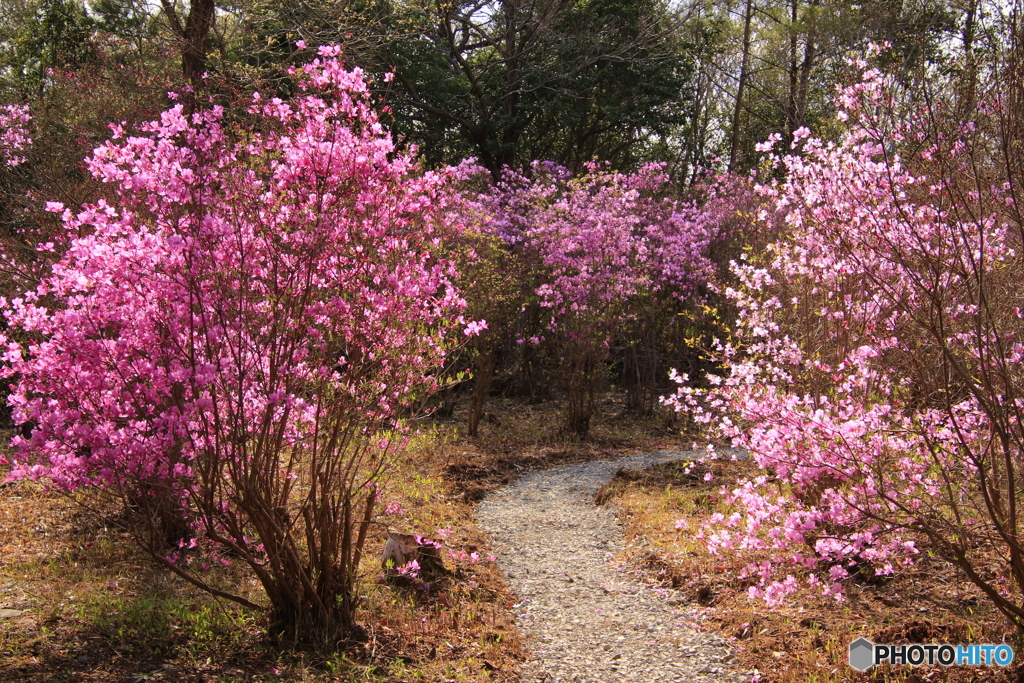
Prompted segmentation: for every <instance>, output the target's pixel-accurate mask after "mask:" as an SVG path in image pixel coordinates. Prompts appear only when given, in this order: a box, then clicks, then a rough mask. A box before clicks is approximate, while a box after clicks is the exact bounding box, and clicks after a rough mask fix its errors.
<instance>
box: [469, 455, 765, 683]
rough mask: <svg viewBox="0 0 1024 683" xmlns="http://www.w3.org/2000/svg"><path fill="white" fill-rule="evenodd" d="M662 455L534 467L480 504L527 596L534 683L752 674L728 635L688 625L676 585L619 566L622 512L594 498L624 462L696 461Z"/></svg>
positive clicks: (518, 588) (514, 583) (519, 614)
mask: <svg viewBox="0 0 1024 683" xmlns="http://www.w3.org/2000/svg"><path fill="white" fill-rule="evenodd" d="M694 455H695V454H694V453H686V452H661V453H654V454H650V455H640V456H631V457H628V458H623V459H619V460H610V461H599V462H587V463H582V464H578V465H571V466H567V467H559V468H556V469H550V470H544V471H540V472H534V473H532V474H529V475H527V476H525V477H523V478H522V479H520V480H518V481H517V482H515V483H514V484H512V485H510V486H507V487H505V488H503V489H501V490H499V491H497V492H495V493H493V494H491V495H490V496H488V497H487V498H486V499H485V500H484V501H482V502H481V503H480V505H479V506H478V508H477V518H478V520H479V522H480V525H481V527H482V528H483V529H485V530H486V531H487V533H488V534H489V535H490V536H491V539H492V542H493V544H494V546H495V549H496V551H497V554H498V566H499V568H500V569H501V570H502V572H503V573H504V574H505V577H506V580H507V581H508V585H509V586H510V587H511V588H512V590H513V591H514V592H515V593H516V595H517V596H518V597H519V603H518V604H517V605H516V606H515V613H516V621H517V623H518V625H519V628H520V630H521V631H522V632H523V633H524V635H526V637H527V647H528V648H529V650H530V651H531V652H532V659H531V660H530V661H528V662H527V663H526V665H525V666H524V667H523V674H522V680H523V682H524V683H536V682H538V681H544V682H545V683H568V682H570V681H572V682H574V683H619V682H624V681H636V682H638V683H654V682H655V681H657V682H659V683H660V682H661V681H687V682H689V683H698V682H704V681H707V682H710V681H715V682H716V683H717V682H719V681H745V680H750V674H744V673H743V672H741V671H739V670H738V669H737V668H736V667H735V665H731V664H730V662H731V654H730V652H729V650H728V648H727V647H726V643H725V641H724V640H723V639H722V638H720V637H717V636H715V635H713V634H708V633H701V632H698V631H696V630H694V629H693V628H691V627H690V626H688V625H687V622H688V621H692V619H693V618H694V613H693V612H692V611H691V609H690V608H688V607H687V606H686V605H685V603H683V601H681V600H679V599H678V596H677V595H675V594H673V592H672V591H666V590H663V589H658V588H656V587H652V586H647V585H644V584H641V583H638V582H637V581H636V580H635V579H634V578H633V577H632V576H630V575H629V574H627V573H625V572H624V571H622V570H621V569H618V568H616V566H615V565H614V556H615V555H616V554H617V553H619V552H621V551H622V550H624V549H625V548H624V545H623V540H622V528H621V526H620V525H619V523H618V520H617V518H616V516H615V512H614V510H612V509H610V507H597V506H596V505H594V502H593V501H594V494H595V493H596V492H597V490H598V489H599V488H600V487H601V486H602V485H604V484H606V483H608V481H610V480H611V478H612V477H613V476H614V475H615V472H616V471H618V469H619V468H622V467H625V468H629V469H642V468H644V467H648V466H650V465H653V464H656V463H662V462H668V461H672V460H681V459H687V458H690V457H694Z"/></svg>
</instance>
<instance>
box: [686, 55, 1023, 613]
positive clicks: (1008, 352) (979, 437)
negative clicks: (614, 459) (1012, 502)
mask: <svg viewBox="0 0 1024 683" xmlns="http://www.w3.org/2000/svg"><path fill="white" fill-rule="evenodd" d="M887 87H888V82H887V81H886V79H885V78H884V77H883V76H882V75H881V74H880V73H879V72H877V71H875V70H867V71H866V72H865V73H864V79H863V81H862V82H860V83H858V84H856V85H855V86H853V87H851V88H847V89H845V90H843V91H842V92H841V93H840V96H839V99H838V101H839V104H840V106H841V107H842V108H843V109H842V111H843V117H842V118H843V119H844V120H848V121H849V125H850V132H849V133H848V134H847V135H846V136H845V138H843V139H842V140H841V141H840V142H837V143H830V142H825V141H823V140H820V139H817V138H814V137H811V136H810V135H809V134H808V132H807V131H806V130H801V131H798V133H799V135H795V136H794V137H795V138H796V143H795V145H796V147H797V149H798V151H799V154H791V155H789V156H780V155H776V154H773V155H772V156H770V157H769V160H770V161H771V163H772V164H774V165H775V166H776V167H777V168H780V169H782V170H783V171H784V172H785V174H784V180H782V181H778V182H772V183H770V184H764V185H761V186H760V187H759V188H758V190H759V192H760V193H761V194H762V196H764V197H765V198H766V199H768V200H769V201H770V202H772V203H774V205H775V208H776V209H777V210H779V211H780V212H781V213H782V216H783V217H784V220H785V224H786V226H787V234H786V235H785V236H784V237H783V238H782V239H779V240H777V241H776V242H775V243H774V244H772V245H771V246H770V247H769V249H768V252H767V253H766V254H765V255H764V256H763V257H761V258H760V259H758V260H757V262H756V263H748V262H745V261H744V262H739V263H735V264H734V267H733V269H734V272H735V274H736V276H737V278H738V281H739V285H738V286H737V287H735V288H730V289H728V290H727V292H726V293H727V294H728V296H729V297H730V298H731V299H732V301H733V302H734V304H735V305H736V306H737V308H738V310H739V321H738V323H737V330H736V336H735V337H734V338H733V339H730V340H719V341H717V342H716V346H715V349H714V350H713V355H714V356H715V357H716V359H717V360H718V361H719V362H720V363H721V364H722V365H721V366H722V367H723V368H725V370H724V371H723V372H722V373H720V374H718V375H713V376H711V377H709V378H708V380H709V385H710V386H709V388H708V389H706V390H698V389H694V388H693V387H691V386H689V385H688V383H687V379H688V378H686V377H685V376H681V375H676V376H675V378H676V380H677V381H678V382H680V385H681V386H680V388H679V390H678V392H677V393H676V394H675V395H674V396H673V397H671V398H669V399H667V400H666V402H667V403H668V404H669V405H672V406H675V407H676V409H677V410H685V411H688V412H689V413H690V414H691V415H693V417H694V418H695V419H696V420H697V421H699V422H703V423H706V424H708V425H709V426H710V427H711V428H712V429H713V431H714V432H716V433H717V434H719V435H722V436H726V437H729V438H730V439H731V440H732V443H733V444H734V445H735V446H737V447H740V448H743V449H746V450H748V451H749V453H750V454H751V457H752V458H753V459H754V460H755V461H756V463H757V465H758V466H760V468H762V469H763V470H764V473H763V474H761V475H760V476H756V477H754V478H752V479H750V480H747V481H743V482H741V483H740V484H739V485H738V486H737V487H735V488H733V489H732V490H731V491H723V494H725V496H726V497H727V499H728V500H730V501H731V502H732V503H733V504H735V506H736V507H737V509H738V510H739V512H737V513H736V514H733V515H731V516H725V515H716V516H715V517H714V518H713V519H712V520H711V522H712V524H711V525H710V527H709V528H708V529H707V530H701V531H700V537H701V538H704V539H705V540H706V542H707V543H708V546H709V548H710V549H711V551H712V552H732V551H733V550H744V551H745V550H752V551H758V552H761V553H766V554H767V555H768V556H770V557H771V558H772V559H771V560H770V561H764V562H758V563H755V564H752V565H751V566H749V567H748V568H747V570H746V573H747V574H748V575H750V576H753V577H756V578H757V583H756V584H755V585H754V586H753V587H752V588H751V589H750V595H751V596H752V597H757V598H761V599H763V600H765V601H766V602H767V603H768V604H769V605H778V604H780V603H781V602H782V601H783V600H784V599H785V597H786V596H787V595H789V594H791V593H793V592H794V591H796V590H797V589H798V583H799V582H798V581H797V579H796V578H795V577H794V575H793V573H792V569H793V568H794V567H802V568H805V569H810V570H812V574H811V578H810V585H811V586H812V587H813V588H815V589H817V590H819V591H820V592H821V593H822V594H824V595H827V596H831V597H834V598H836V599H842V598H843V594H844V588H843V586H844V583H845V582H847V581H849V580H851V578H852V577H853V576H854V575H858V576H861V577H864V578H870V577H872V576H886V575H889V574H891V573H892V572H893V571H894V567H895V566H897V565H899V564H900V563H909V562H912V561H913V560H914V558H915V556H916V555H917V554H918V549H917V547H916V543H915V541H914V540H912V537H911V536H910V535H909V533H910V531H911V530H913V529H915V528H924V527H925V526H926V525H932V526H931V527H929V528H935V524H936V521H935V520H936V519H941V518H942V517H943V516H947V515H951V514H953V513H951V510H956V511H957V512H956V513H955V514H956V515H958V517H956V518H953V517H947V518H946V519H949V520H950V521H949V522H948V524H949V527H948V528H949V529H959V530H961V532H962V533H968V534H970V533H979V534H981V535H984V536H989V535H990V534H991V536H995V533H994V532H992V531H989V530H987V527H988V525H990V524H992V522H993V518H992V517H988V516H987V514H986V512H985V508H984V507H983V506H982V507H979V505H980V503H979V501H981V500H982V499H983V495H982V492H981V491H980V490H979V488H978V486H977V482H978V481H979V476H980V473H981V472H984V471H986V470H988V471H991V468H992V467H994V465H992V460H991V458H992V457H993V456H992V453H993V444H994V443H1000V442H1002V443H1012V442H1013V441H1014V440H1016V439H1017V438H1018V436H1019V435H1020V434H1021V432H1022V425H1021V423H1020V420H1019V419H1018V417H1017V416H1018V415H1020V409H1021V407H1024V402H1022V401H1021V399H1019V398H1014V397H1013V395H1012V394H1013V392H1012V391H1009V390H1008V384H1009V385H1011V386H1012V384H1013V383H1014V382H1019V381H1022V380H1024V365H1022V358H1024V355H1022V354H1024V344H1022V343H1021V340H1020V332H1021V330H1020V328H1019V325H1018V324H1017V322H1016V318H1017V316H1016V315H1014V314H1013V311H1012V307H1009V306H1007V307H1005V310H1002V309H1000V308H998V307H997V306H996V304H992V303H988V302H985V307H984V308H982V306H981V305H980V304H979V296H981V295H982V293H981V292H980V291H979V289H978V283H979V279H978V277H979V276H978V274H979V273H985V274H986V277H987V278H988V281H990V282H991V283H992V284H991V285H990V286H992V287H996V286H1000V287H1001V286H1004V284H1006V283H1007V282H1011V283H1012V280H1011V281H1005V280H1002V279H1000V278H1001V275H1000V273H1002V272H1004V271H1007V269H1009V268H1011V267H1015V266H1014V264H1016V263H1017V262H1018V260H1019V254H1018V251H1017V249H1016V248H1015V247H1014V244H1015V243H1014V241H1013V239H1011V235H1012V233H1010V232H1009V231H1008V225H1007V221H1006V220H1005V219H1004V218H1003V217H1001V215H1000V214H999V213H997V212H995V211H993V210H992V209H986V208H984V207H992V206H1003V205H1005V201H1003V199H1002V197H1003V196H1004V193H1005V188H999V187H993V188H991V189H990V190H988V192H989V194H988V196H987V197H986V198H983V197H981V196H980V195H978V194H976V195H973V196H972V195H969V194H967V195H963V196H960V195H954V194H953V193H952V190H951V188H952V187H953V183H952V182H951V181H950V180H949V179H948V178H944V177H943V176H942V175H941V168H943V167H940V166H936V167H935V174H936V175H934V176H929V175H922V174H920V173H918V174H914V173H911V172H910V171H909V170H908V169H907V168H906V165H905V164H904V163H903V161H902V160H901V159H900V158H899V156H896V155H893V154H890V153H888V152H887V151H886V149H887V145H889V144H890V143H891V142H892V141H894V140H896V141H898V140H902V139H906V138H908V137H910V136H912V135H914V133H915V131H916V130H917V126H918V125H919V122H915V121H913V120H911V121H910V122H909V123H906V124H901V125H897V126H895V127H893V126H889V127H887V126H886V118H885V116H884V113H885V112H886V111H891V109H889V105H890V101H889V100H888V95H887ZM916 139H922V137H920V136H918V137H917V138H916ZM777 142H778V139H777V138H776V139H772V140H770V141H769V142H768V143H766V144H765V145H764V146H763V147H761V149H763V150H764V151H769V150H771V149H773V148H774V145H775V143H777ZM967 151H968V150H967V145H966V143H964V142H963V141H959V140H958V141H948V140H947V141H945V142H943V141H941V140H939V141H938V142H936V144H935V145H934V146H933V147H932V148H929V149H928V150H927V152H928V154H927V156H926V157H925V161H928V160H929V159H930V158H931V157H932V156H934V157H939V156H940V155H941V156H942V157H943V158H944V161H945V163H946V164H947V166H945V168H949V167H950V165H951V166H953V167H956V166H957V165H958V164H966V162H967V161H968V158H967ZM964 172H965V173H966V172H967V171H966V170H965V171H964ZM985 199H987V203H985V201H984V200H985ZM963 202H968V203H972V202H973V204H970V205H968V206H966V207H965V205H964V204H963ZM997 282H998V283H1002V284H999V285H997V284H996V283H997ZM1007 286H1010V285H1007ZM994 291H995V290H993V292H994ZM1011 303H1012V299H1011ZM929 363H931V364H933V366H934V367H938V368H943V367H944V368H946V369H945V372H950V373H953V374H954V375H955V377H956V379H955V381H954V382H953V383H952V386H958V387H961V390H959V391H956V390H953V389H948V393H945V394H942V395H939V394H935V395H932V396H930V397H929V396H925V397H922V396H918V395H916V394H915V391H916V390H917V384H918V381H919V380H921V379H926V378H928V377H929V376H930V375H929V374H928V373H929V372H930V370H929V368H930V367H932V366H930V365H929ZM915 378H917V379H915ZM1011 378H1012V379H1011ZM946 386H947V387H949V386H950V385H946ZM999 387H1003V389H999ZM1001 406H1002V407H1001ZM1007 439H1008V441H1007ZM999 452H1000V455H999V457H1000V458H1002V457H1004V454H1005V457H1007V458H1010V459H1011V460H1015V461H1017V462H1018V466H1019V460H1020V450H1019V446H1013V445H1011V446H1009V447H1008V448H1007V449H1005V450H1000V451H999ZM991 476H994V475H991ZM1010 495H1015V494H1013V493H1011V494H1010ZM940 523H941V524H946V523H947V522H940ZM950 533H952V531H951V532H950Z"/></svg>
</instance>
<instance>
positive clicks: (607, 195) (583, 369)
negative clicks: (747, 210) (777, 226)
mask: <svg viewBox="0 0 1024 683" xmlns="http://www.w3.org/2000/svg"><path fill="white" fill-rule="evenodd" d="M716 183H717V186H716ZM725 185H729V186H730V187H735V189H737V190H740V189H741V186H740V183H739V182H738V181H736V180H734V179H722V180H720V181H716V182H712V183H710V184H709V187H708V189H707V191H706V193H705V197H704V198H703V199H704V201H702V202H700V203H697V202H693V203H686V202H680V201H678V200H675V199H673V198H671V197H670V196H669V192H668V189H669V178H668V176H667V175H666V174H665V173H664V172H663V170H662V168H661V167H660V166H659V165H657V164H652V165H648V166H645V167H643V168H642V169H640V170H639V171H637V172H636V173H631V174H626V173H616V172H612V171H609V170H607V169H606V168H604V167H603V166H601V165H598V164H593V165H591V166H590V167H589V168H588V170H587V172H586V173H585V174H581V175H579V176H578V177H572V175H571V174H570V173H569V172H568V170H567V169H565V168H563V167H560V166H557V165H555V164H551V163H548V162H535V163H534V164H533V166H532V168H531V169H530V175H529V176H527V175H525V174H523V173H519V172H516V171H513V170H511V169H506V171H505V172H504V174H503V177H502V179H501V181H500V182H499V183H498V184H497V185H496V186H495V187H493V188H492V189H491V190H490V191H488V192H485V193H483V194H482V195H481V196H480V199H479V201H478V202H477V203H476V204H474V207H473V208H474V210H475V216H476V217H477V220H478V223H479V224H481V225H482V229H483V230H484V231H486V232H489V233H491V234H494V235H497V236H498V237H500V238H501V239H502V240H503V241H504V243H505V244H506V245H507V246H508V248H509V249H510V250H511V252H512V253H513V254H515V255H516V256H517V258H518V260H519V264H518V265H519V266H520V268H521V282H522V284H523V288H524V290H525V291H524V292H523V295H524V296H522V297H520V301H522V299H524V298H525V299H526V300H527V301H528V302H529V301H530V300H531V299H532V301H533V302H534V303H535V305H536V306H537V307H538V308H539V319H540V322H541V325H540V329H537V330H533V333H532V334H524V333H523V331H522V330H520V331H519V332H518V334H517V339H516V341H517V343H518V344H519V345H528V346H529V345H533V346H536V345H541V344H545V343H546V344H547V345H549V346H552V347H554V348H555V354H556V356H557V359H558V363H559V365H560V366H561V368H562V374H563V383H564V386H565V389H566V394H567V399H568V410H567V425H566V426H567V428H568V429H569V430H570V431H572V432H575V433H577V434H585V433H586V432H587V430H588V429H589V425H590V419H591V416H592V414H593V412H594V410H595V401H596V396H597V390H598V388H599V387H600V386H601V382H602V379H603V376H604V374H605V372H606V367H605V366H606V364H607V363H608V360H609V356H610V353H611V348H612V346H613V345H614V344H616V343H622V342H623V340H625V339H626V338H628V337H630V335H631V334H633V333H634V332H635V330H636V329H637V328H643V327H649V326H650V325H651V324H652V322H653V321H652V319H651V316H652V315H658V313H659V312H661V311H664V310H667V309H670V308H671V309H673V312H672V315H669V316H668V318H669V320H668V322H671V320H672V318H673V317H674V314H675V309H676V307H677V305H678V304H679V302H686V303H687V304H690V303H692V302H693V301H695V300H697V299H699V298H700V296H702V295H703V293H704V289H705V287H706V284H707V283H708V282H709V281H710V280H711V279H713V278H714V276H715V273H716V265H715V263H714V261H713V260H712V259H711V258H710V256H709V250H710V249H711V247H712V245H714V244H716V243H718V242H721V241H723V240H725V239H727V238H728V236H729V235H730V231H731V230H732V229H733V228H734V225H733V224H734V223H735V220H734V219H735V217H736V213H737V211H736V204H735V203H734V202H733V201H729V200H727V199H725V195H726V194H727V193H723V192H721V191H720V188H721V187H724V186H725ZM740 194H742V192H740ZM520 306H522V308H523V310H526V306H523V305H522V304H521V303H520ZM662 317H664V316H662ZM625 343H628V342H625Z"/></svg>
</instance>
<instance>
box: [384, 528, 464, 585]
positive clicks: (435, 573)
mask: <svg viewBox="0 0 1024 683" xmlns="http://www.w3.org/2000/svg"><path fill="white" fill-rule="evenodd" d="M420 539H422V540H426V539H423V537H422V536H416V535H413V534H399V533H396V532H389V533H388V541H387V543H385V544H384V552H383V553H382V555H381V565H383V567H384V569H385V570H386V571H389V572H390V573H392V574H394V573H395V571H396V570H397V569H398V568H399V567H401V566H404V565H406V564H408V563H410V562H412V561H413V560H415V561H416V563H417V564H418V565H419V566H420V570H419V577H420V578H422V579H425V580H428V581H429V580H432V579H435V578H437V577H439V576H444V575H446V574H447V573H448V570H447V569H445V567H444V562H443V561H442V560H441V549H440V547H439V546H438V545H434V544H433V543H430V542H428V543H420ZM389 562H390V563H392V564H391V566H390V567H389V566H388V563H389Z"/></svg>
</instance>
